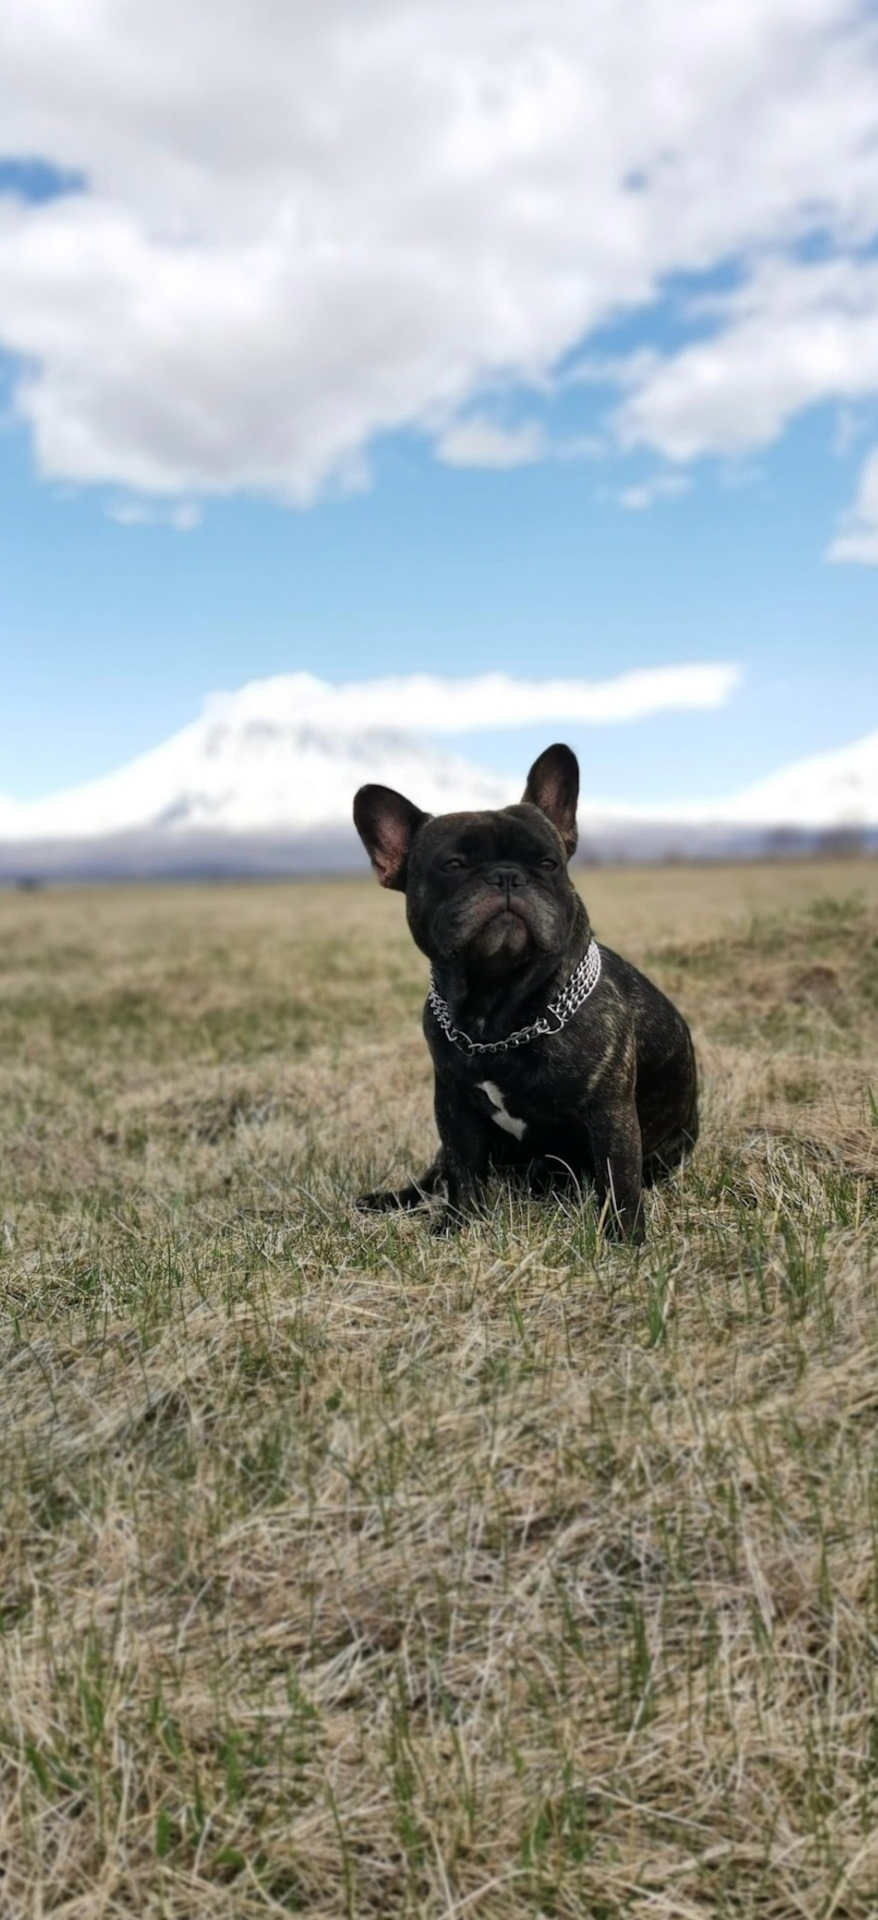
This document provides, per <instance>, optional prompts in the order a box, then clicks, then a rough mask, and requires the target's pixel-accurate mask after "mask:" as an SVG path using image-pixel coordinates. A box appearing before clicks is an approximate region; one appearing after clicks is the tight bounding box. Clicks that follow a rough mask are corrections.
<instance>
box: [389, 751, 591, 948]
mask: <svg viewBox="0 0 878 1920" xmlns="http://www.w3.org/2000/svg"><path fill="white" fill-rule="evenodd" d="M578 790H579V768H578V766H577V763H576V757H575V755H574V754H573V753H571V751H570V748H569V747H565V746H554V747H547V749H546V751H545V753H543V754H541V755H540V758H539V760H537V761H536V762H535V764H534V766H533V767H532V768H531V770H530V773H529V775H528V781H527V786H526V787H525V791H524V798H523V800H522V801H521V803H520V805H518V806H514V807H504V808H502V809H499V810H498V811H497V812H491V813H444V814H440V815H438V816H437V817H436V818H434V819H431V818H430V816H429V815H428V814H425V813H422V812H421V811H420V810H419V808H417V807H415V806H414V805H413V804H412V802H411V801H410V800H406V799H404V798H403V796H402V794H399V793H394V792H393V790H392V789H391V788H389V787H378V786H369V787H361V789H360V791H359V793H358V794H357V797H356V800H355V802H354V819H355V821H356V825H357V829H358V831H359V834H360V837H361V839H362V841H363V843H364V845H365V847H366V848H367V850H368V853H369V855H370V858H371V860H372V865H373V867H374V868H375V871H376V873H377V875H378V878H379V880H380V881H381V884H382V886H385V887H395V888H398V889H404V891H405V895H406V911H407V914H408V921H409V926H410V927H411V930H412V934H413V936H414V939H415V940H416V941H417V944H418V946H419V947H420V948H421V950H422V952H424V953H426V954H427V955H428V956H429V958H430V959H431V960H433V961H434V962H445V963H447V964H448V965H451V966H456V967H459V968H461V969H462V970H463V971H464V972H465V973H466V974H467V975H468V976H480V977H483V978H485V979H501V978H502V977H503V976H504V974H507V973H516V972H518V971H519V970H520V969H522V968H526V967H527V966H528V964H529V963H530V962H538V961H539V960H541V959H543V960H544V959H546V958H550V957H551V956H553V955H556V954H557V955H560V954H562V953H563V952H564V949H565V947H566V945H567V942H568V940H569V938H570V934H571V931H572V929H573V926H574V922H575V918H576V914H577V911H578V910H579V911H581V909H579V906H578V895H577V894H576V892H575V890H574V887H573V884H572V882H571V879H570V876H569V874H568V871H567V860H568V857H569V855H570V854H571V853H572V852H573V849H574V847H575V845H576V801H577V796H578Z"/></svg>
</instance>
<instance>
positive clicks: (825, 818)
mask: <svg viewBox="0 0 878 1920" xmlns="http://www.w3.org/2000/svg"><path fill="white" fill-rule="evenodd" d="M717 817H718V818H721V819H723V820H729V821H736V822H741V823H742V824H743V823H746V824H757V825H764V824H765V823H766V822H771V823H774V824H776V825H778V826H784V827H805V828H807V827H816V828H823V829H826V828H844V827H853V828H869V827H875V826H878V733H867V734H866V736H865V739H863V740H855V741H854V744H853V746H850V747H841V748H839V749H838V751H836V752H835V753H815V754H812V755H811V756H810V757H809V758H808V759H807V760H796V761H795V762H794V763H793V765H792V766H791V767H783V768H782V769H781V771H780V772H779V773H773V774H772V775H771V776H770V778H769V779H767V780H760V781H758V782H757V783H756V785H755V786H752V787H746V788H745V790H744V792H743V793H739V794H737V795H736V796H735V797H734V798H733V799H731V800H729V801H727V802H726V804H725V806H724V807H722V808H721V809H719V811H718V814H717Z"/></svg>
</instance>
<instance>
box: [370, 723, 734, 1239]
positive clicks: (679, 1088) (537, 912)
mask: <svg viewBox="0 0 878 1920" xmlns="http://www.w3.org/2000/svg"><path fill="white" fill-rule="evenodd" d="M578 795H579V767H578V764H577V761H576V756H575V754H574V753H572V752H571V750H570V748H569V747H566V746H560V745H557V746H552V747H547V749H546V751H545V753H542V754H541V755H540V757H539V759H538V760H537V761H536V762H535V764H534V766H533V767H532V768H531V770H530V773H529V775H528V780H527V786H526V787H525V790H524V797H523V799H522V801H521V803H520V805H518V806H512V807H504V808H501V809H499V810H498V811H496V812H485V813H447V814H440V815H438V816H436V817H431V816H430V815H429V814H426V813H422V812H421V810H420V809H419V808H418V807H416V806H414V805H413V804H412V802H411V801H410V800H406V799H404V798H403V796H402V794H400V793H394V792H393V790H392V789H391V788H389V787H380V786H368V787H361V788H360V791H359V793H358V794H357V796H356V799H355V801H354V820H355V822H356V826H357V830H358V832H359V834H360V838H361V839H362V841H363V843H364V845H365V847H366V849H367V852H368V853H369V856H370V859H371V861H372V865H373V867H374V869H375V872H376V874H377V876H378V879H379V880H380V882H381V885H382V886H384V887H395V888H397V889H399V890H401V891H404V892H405V896H406V912H407V916H408V923H409V926H410V928H411V931H412V934H413V936H414V939H415V941H416V942H417V945H418V946H419V947H420V948H421V950H422V952H423V953H425V954H426V955H427V957H428V959H429V960H430V961H431V963H432V968H433V982H432V992H431V996H430V999H428V1001H427V1005H426V1006H425V1008H424V1031H425V1033H426V1036H427V1042H428V1045H429V1048H430V1052H431V1054H432V1056H433V1066H434V1070H435V1080H436V1086H435V1111H436V1125H437V1127H438V1130H439V1139H440V1143H441V1144H440V1147H439V1152H438V1153H437V1155H436V1158H435V1160H433V1162H432V1163H431V1165H430V1166H429V1167H428V1168H427V1170H426V1172H425V1173H423V1174H422V1175H421V1178H420V1179H419V1180H416V1181H413V1182H412V1183H411V1185H409V1186H405V1187H402V1188H401V1189H400V1190H399V1191H398V1192H378V1193H367V1194H364V1195H363V1196H362V1198H361V1199H360V1200H359V1201H358V1205H359V1206H361V1207H364V1208H379V1209H384V1208H393V1207H404V1208H409V1207H417V1206H420V1204H421V1203H422V1201H424V1200H426V1199H428V1198H430V1197H431V1196H433V1195H436V1194H438V1193H442V1192H443V1191H444V1195H445V1204H444V1207H443V1208H442V1209H441V1210H440V1212H439V1213H438V1215H437V1220H436V1227H437V1229H438V1230H440V1231H444V1230H447V1229H448V1228H449V1227H450V1226H453V1225H455V1224H458V1223H459V1222H460V1221H461V1220H462V1219H463V1218H464V1217H465V1215H466V1214H467V1213H469V1212H471V1211H472V1210H473V1209H474V1208H476V1207H477V1206H478V1204H479V1200H480V1197H481V1195H482V1192H483V1189H484V1185H485V1181H486V1179H487V1177H488V1174H489V1173H490V1171H491V1169H492V1168H495V1167H496V1168H501V1169H506V1170H509V1169H513V1170H519V1171H520V1172H521V1173H523V1174H525V1175H527V1176H528V1177H529V1178H530V1179H531V1180H533V1179H534V1176H536V1178H537V1181H538V1183H540V1184H542V1185H543V1186H545V1185H551V1184H553V1183H554V1181H555V1180H558V1181H559V1182H566V1183H569V1181H570V1179H571V1178H573V1179H574V1180H576V1181H577V1182H582V1181H583V1180H584V1181H587V1182H589V1183H591V1184H592V1185H593V1186H594V1188H595V1189H596V1191H597V1196H598V1201H599V1203H600V1204H601V1207H602V1210H603V1218H604V1223H605V1230H607V1231H609V1232H610V1233H611V1234H613V1235H624V1236H626V1237H628V1238H630V1239H631V1240H642V1238H643V1230H644V1229H643V1188H644V1187H645V1186H647V1187H648V1186H650V1185H651V1184H652V1183H653V1181H655V1180H657V1179H660V1178H661V1177H662V1176H664V1175H665V1174H667V1173H669V1172H671V1170H672V1169H673V1168H674V1167H677V1166H679V1165H680V1163H681V1161H682V1160H683V1159H685V1157H686V1155H687V1154H688V1153H689V1152H690V1150H691V1148H692V1147H693V1146H694V1144H695V1140H696V1138H697V1135H698V1107H697V1090H696V1074H695V1056H694V1053H693V1049H692V1040H691V1037H690V1034H689V1029H688V1027H687V1025H686V1023H685V1021H684V1020H683V1019H682V1018H681V1016H680V1014H679V1013H678V1012H677V1010H676V1008H675V1007H673V1006H672V1005H671V1002H670V1001H669V1000H667V999H666V998H665V995H664V994H663V993H660V992H659V989H658V988H657V987H654V986H653V984H652V982H651V981H650V980H647V979H646V978H645V977H644V975H643V974H642V973H638V971H637V968H636V967H633V966H631V965H630V963H629V962H628V961H627V960H623V959H621V958H620V956H619V954H617V953H613V952H612V951H611V949H610V948H609V947H603V946H598V945H597V943H596V942H593V940H592V933H591V927H590V925H589V919H588V914H587V912H586V909H585V906H584V904H583V901H582V899H581V898H580V895H579V894H578V893H577V891H576V889H575V887H574V885H573V882H572V880H571V879H570V875H569V872H568V864H567V863H568V860H569V858H570V856H571V854H572V853H573V851H574V849H575V846H576V803H577V799H578ZM596 972H597V979H596V980H595V973H596ZM565 989H567V992H566V994H565ZM534 1028H536V1031H531V1030H532V1029H534ZM522 1031H524V1036H525V1037H524V1038H522V1037H521V1036H522ZM512 1035H516V1036H518V1040H517V1043H516V1044H511V1045H510V1044H507V1043H508V1042H509V1040H510V1036H512ZM498 1043H499V1044H498Z"/></svg>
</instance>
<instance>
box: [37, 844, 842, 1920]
mask: <svg viewBox="0 0 878 1920" xmlns="http://www.w3.org/2000/svg"><path fill="white" fill-rule="evenodd" d="M585 879H586V882H587V895H588V899H589V903H590V905H591V908H592V914H593V918H594V920H595V922H596V925H597V928H598V931H599V933H600V934H601V935H602V937H604V938H607V939H609V940H611V941H615V942H617V943H618V944H619V945H620V946H621V947H623V949H624V950H625V951H626V952H629V953H630V954H631V956H632V958H635V959H639V960H641V961H644V962H646V964H647V965H648V967H649V970H650V971H651V972H653V973H654V975H655V977H656V978H657V979H658V980H659V981H660V982H661V983H662V984H664V985H666V986H667V987H668V988H669V989H670V990H671V991H672V993H673V994H674V995H675V997H676V998H677V999H678V1000H679V1002H680V1004H681V1005H682V1006H683V1008H684V1010H685V1011H687V1013H688V1014H689V1015H690V1017H691V1018H692V1021H693V1024H694V1028H695V1032H696V1038H697V1042H698V1045H699V1050H700V1055H701V1060H702V1068H703V1078H704V1132H703V1139H702V1144H701V1145H700V1147H699V1149H698V1153H697V1155H696V1158H695V1160H694V1162H693V1164H692V1166H691V1167H690V1168H689V1169H688V1170H687V1171H686V1173H685V1174H684V1176H683V1177H682V1178H681V1179H680V1180H679V1181H678V1182H677V1183H676V1184H675V1185H673V1186H672V1187H671V1188H669V1189H668V1190H666V1191H665V1192H664V1193H663V1194H660V1195H657V1196H655V1197H654V1198H653V1199H652V1201H651V1203H650V1205H651V1213H650V1219H649V1241H648V1245H647V1247H646V1248H645V1249H644V1250H643V1251H642V1252H640V1253H633V1252H630V1251H619V1250H614V1249H609V1250H608V1249H604V1248H603V1247H601V1246H600V1245H599V1244H598V1243H596V1240H595V1232H594V1223H593V1218H592V1214H591V1210H590V1208H589V1207H588V1205H583V1206H581V1207H571V1206H570V1205H566V1206H560V1207H555V1206H539V1205H537V1204H535V1203H526V1202H525V1201H519V1200H516V1201H514V1202H513V1201H511V1200H510V1198H509V1196H508V1195H507V1194H505V1193H503V1192H499V1193H498V1195H497V1198H496V1204H495V1207H494V1211H493V1214H492V1216H491V1217H490V1218H489V1219H488V1220H487V1221H486V1222H485V1223H484V1224H482V1225H480V1226H478V1227H474V1228H472V1229H471V1230H469V1231H468V1232H467V1233H466V1234H465V1235H464V1236H463V1237H462V1238H461V1239H460V1240H459V1241H457V1242H451V1243H450V1244H448V1245H447V1246H446V1245H445V1244H439V1243H437V1242H436V1241H434V1240H431V1239H430V1238H429V1237H428V1235H427V1234H426V1232H425V1231H424V1228H423V1225H422V1224H421V1223H419V1222H418V1221H417V1220H416V1219H412V1220H408V1221H401V1220H393V1219H378V1220H376V1221H374V1222H373V1221H368V1220H365V1219H363V1218H361V1217H359V1216H356V1215H355V1214H353V1212H352V1210H351V1206H350V1199H351V1196H352V1195H353V1193H354V1192H355V1191H356V1190H357V1188H358V1187H359V1186H360V1185H362V1184H375V1183H377V1182H378V1181H379V1180H384V1179H385V1178H386V1177H387V1176H389V1175H392V1174H393V1173H394V1172H397V1171H401V1170H404V1169H406V1168H410V1167H411V1166H412V1164H413V1162H415V1161H417V1160H418V1159H419V1158H420V1157H421V1156H422V1155H424V1154H425V1153H426V1152H427V1151H428V1149H429V1143H430V1138H431V1121H430V1112H429V1105H430V1096H429V1072H428V1063H427V1056H426V1050H425V1048H424V1045H423V1042H422V1040H421V1038H420V1033H419V1025H418V1008H419V1004H420V998H421V994H422V989H423V981H424V963H423V961H422V960H421V959H420V958H419V957H418V956H417V954H416V953H415V952H414V950H413V949H412V948H411V947H410V944H409V942H408V938H407V935H406V932H405V928H404V923H403V920H402V914H401V903H400V902H399V901H398V900H397V899H395V898H392V897H388V896H382V895H381V894H380V893H379V892H378V890H377V888H372V887H370V886H367V885H365V884H364V885H359V884H353V883H351V884H349V885H348V884H337V885H330V884H327V885H325V886H319V885H308V886H298V887H289V886H278V887H275V888H272V887H267V886H260V887H252V888H245V887H231V886H230V887H215V888H204V889H200V890H197V889H182V888H181V889H179V890H172V889H168V890H148V889H143V890H139V891H134V890H132V891H130V892H125V891H118V892H106V893H97V892H96V893H85V892H79V893H75V892H70V893H64V892H57V893H50V894H43V895H36V896H25V895H7V896H0V1058H2V1061H3V1103H2V1118H0V1304H2V1323H0V1365H2V1377H3V1410H2V1416H0V1421H2V1426H0V1431H2V1473H3V1498H2V1541H0V1660H2V1687H0V1873H2V1881H0V1912H2V1913H3V1915H4V1917H5V1916H6V1915H9V1916H10V1920H17V1917H18V1916H31V1915H33V1916H37V1915H39V1916H48V1915H50V1914H51V1915H64V1916H65V1920H98V1916H101V1917H102V1920H103V1917H104V1916H106V1920H123V1917H124V1920H128V1916H131V1915H134V1914H137V1915H140V1914H144V1915H150V1916H152V1915H155V1916H167V1920H182V1916H202V1915H203V1916H208V1915H209V1916H236V1917H237V1916H251V1915H252V1916H254V1917H255V1916H261V1915H270V1914H286V1913H296V1912H308V1913H309V1914H313V1915H316V1916H320V1915H325V1916H327V1920H329V1916H332V1917H333V1920H334V1917H335V1916H342V1915H348V1916H356V1917H357V1920H359V1916H363V1917H364V1920H368V1917H369V1916H374V1917H375V1920H378V1917H383V1916H389V1915H397V1914H398V1915H412V1916H415V1915H421V1916H430V1917H432V1916H447V1917H448V1920H451V1916H457V1915H460V1916H463V1915H467V1916H469V1915H472V1916H473V1920H475V1917H476V1916H479V1915H489V1916H491V1917H492V1920H495V1917H496V1920H517V1917H518V1916H522V1915H525V1914H528V1915H545V1916H548V1915H553V1916H555V1915H557V1916H571V1920H572V1917H573V1916H576V1917H577V1920H579V1917H580V1916H583V1915H587V1916H589V1917H592V1916H594V1917H595V1920H615V1917H616V1916H618V1915H622V1914H627V1913H628V1912H629V1911H630V1912H636V1913H637V1914H640V1915H643V1916H645V1917H646V1920H670V1917H671V1916H674V1917H675V1920H676V1916H680V1917H681V1920H712V1917H713V1916H715V1915H719V1916H730V1917H731V1916H735V1920H743V1917H745V1916H754V1920H755V1917H756V1916H759V1920H786V1917H787V1916H790V1917H791V1920H792V1917H793V1916H801V1920H868V1917H870V1916H872V1915H873V1914H874V1913H875V1911H876V1908H878V1821H876V1790H878V1555H876V1542H878V1422H876V1416H878V1285H876V1282H878V1270H876V1264H875V1251H876V1244H878V1152H876V1143H878V1127H876V1121H878V1106H876V1097H875V1090H874V1089H875V1088H876V1084H878V1070H876V1069H878V1062H876V1040H878V868H876V866H875V865H873V864H870V863H866V862H863V863H857V862H851V863H849V864H846V865H844V864H840V865H839V866H837V867H835V868H831V867H823V868H821V867H818V866H807V865H802V866H798V867H790V868H786V869H785V868H781V867H762V868H750V869H747V868H742V869H739V870H733V869H732V870H715V871H711V872H707V873H697V872H693V871H691V870H688V869H679V870H674V871H663V872H661V873H658V872H653V873H646V874H640V873H634V872H631V873H615V874H614V873H603V872H596V873H595V874H593V875H586V876H585ZM830 902H831V904H830Z"/></svg>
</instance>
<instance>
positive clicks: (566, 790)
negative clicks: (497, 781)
mask: <svg viewBox="0 0 878 1920" xmlns="http://www.w3.org/2000/svg"><path fill="white" fill-rule="evenodd" d="M521 797H522V799H523V800H529V801H530V804H531V806H532V807H539V809H540V812H541V813H545V814H547V815H548V817H549V819H550V820H551V822H552V825H553V827H557V829H558V832H559V833H560V835H561V838H562V840H563V842H564V845H565V847H566V848H567V854H568V858H569V856H570V854H571V853H573V852H575V850H576V802H577V800H578V799H579V761H578V760H577V758H576V755H575V753H574V752H573V750H572V748H570V747H565V746H562V744H561V743H560V741H558V742H556V744H555V745H554V746H553V747H547V748H546V751H545V753H541V754H540V757H539V759H538V760H535V761H534V763H533V766H532V767H531V770H530V773H529V774H528V776H527V786H526V787H525V789H524V793H523V794H522V796H521Z"/></svg>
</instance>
